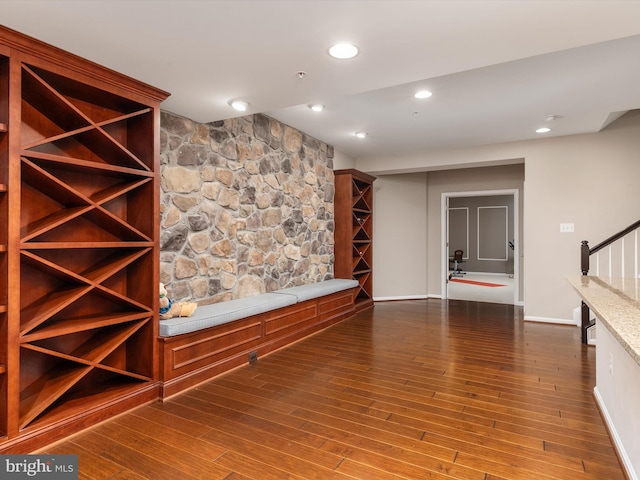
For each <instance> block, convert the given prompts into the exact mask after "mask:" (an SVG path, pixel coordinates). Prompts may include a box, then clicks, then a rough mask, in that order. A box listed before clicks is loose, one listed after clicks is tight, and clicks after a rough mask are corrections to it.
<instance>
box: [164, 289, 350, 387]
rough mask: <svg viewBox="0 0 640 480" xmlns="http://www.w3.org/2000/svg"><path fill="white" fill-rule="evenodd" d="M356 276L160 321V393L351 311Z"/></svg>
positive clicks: (233, 364)
mask: <svg viewBox="0 0 640 480" xmlns="http://www.w3.org/2000/svg"><path fill="white" fill-rule="evenodd" d="M357 286H358V282H357V281H356V280H345V279H333V280H327V281H324V282H318V283H314V284H310V285H301V286H298V287H292V288H287V289H283V290H276V291H274V292H271V293H264V294H261V295H255V296H252V297H245V298H239V299H236V300H230V301H227V302H220V303H214V304H210V305H202V306H198V308H197V309H196V311H195V313H194V314H193V315H192V316H191V317H176V318H171V319H168V320H161V321H160V339H159V343H160V370H161V371H160V380H161V382H162V392H161V394H162V397H163V398H166V397H168V396H170V395H174V394H176V393H178V392H180V391H182V390H184V389H186V388H189V387H192V386H194V385H197V384H198V383H201V382H203V381H205V380H208V379H209V378H211V377H213V376H215V375H218V374H220V373H222V372H225V371H227V370H230V369H231V368H234V367H237V366H239V365H241V364H243V363H246V362H247V361H249V359H250V358H253V357H256V358H257V356H258V355H264V354H266V353H269V352H271V351H273V350H275V349H278V348H281V347H283V346H285V345H288V344H290V343H292V342H294V341H296V340H299V339H301V338H303V337H306V336H307V335H310V334H312V333H315V332H317V331H319V330H322V329H324V328H326V327H328V326H330V325H333V324H335V323H337V322H339V321H341V320H343V319H344V318H347V317H348V316H351V315H353V314H354V313H355V309H354V294H355V293H354V292H355V288H356V287H357Z"/></svg>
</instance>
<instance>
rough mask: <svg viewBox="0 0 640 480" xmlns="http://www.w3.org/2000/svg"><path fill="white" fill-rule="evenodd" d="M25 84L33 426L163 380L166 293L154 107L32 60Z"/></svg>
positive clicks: (25, 347)
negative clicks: (158, 281)
mask: <svg viewBox="0 0 640 480" xmlns="http://www.w3.org/2000/svg"><path fill="white" fill-rule="evenodd" d="M0 68H1V63H0ZM0 78H1V74H0ZM21 82H22V85H21V86H22V100H21V103H22V104H21V125H20V144H21V149H20V179H21V185H20V235H19V245H20V260H19V261H20V326H19V339H20V352H19V357H20V375H19V377H20V386H19V396H20V400H19V421H18V426H19V429H21V430H24V429H29V428H35V427H38V426H43V425H47V424H50V423H51V422H56V421H59V420H60V419H63V418H66V417H68V416H70V415H74V414H76V413H78V412H82V411H83V409H86V408H87V406H90V405H94V404H96V403H99V402H108V401H109V400H110V399H115V398H118V397H121V396H123V395H127V394H128V393H129V392H132V391H134V390H135V389H137V388H140V386H141V385H144V384H146V383H149V382H151V381H152V380H153V375H154V366H153V362H154V358H153V351H154V350H153V348H154V347H153V344H154V341H155V338H154V323H153V322H154V311H153V305H154V297H155V296H156V294H157V292H156V289H155V288H154V286H153V282H152V281H150V280H152V278H153V276H152V275H153V272H154V268H155V265H154V262H155V258H156V257H155V253H154V239H155V238H156V233H155V232H154V228H155V227H154V225H156V223H155V222H154V218H153V208H151V206H152V205H153V201H154V195H155V190H154V177H155V173H154V171H153V170H154V154H155V153H154V143H153V142H154V111H153V109H152V108H151V107H149V106H146V105H144V104H141V103H138V102H136V101H133V100H131V99H128V98H125V97H123V96H120V95H116V94H114V93H111V92H108V91H105V90H102V89H100V88H97V87H94V86H91V85H88V84H85V83H83V82H81V81H78V80H73V79H70V78H67V77H64V76H62V75H60V74H58V73H54V72H51V71H48V70H46V69H43V68H39V67H36V66H33V65H26V64H23V65H22V70H21ZM0 122H1V119H0ZM1 135H2V134H1V133H0V138H1ZM0 195H1V194H0ZM5 210H6V208H5ZM0 353H2V352H0Z"/></svg>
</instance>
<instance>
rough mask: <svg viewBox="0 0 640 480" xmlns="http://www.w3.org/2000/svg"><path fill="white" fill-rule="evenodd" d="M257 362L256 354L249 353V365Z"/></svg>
mask: <svg viewBox="0 0 640 480" xmlns="http://www.w3.org/2000/svg"><path fill="white" fill-rule="evenodd" d="M257 361H258V352H250V353H249V363H253V362H257Z"/></svg>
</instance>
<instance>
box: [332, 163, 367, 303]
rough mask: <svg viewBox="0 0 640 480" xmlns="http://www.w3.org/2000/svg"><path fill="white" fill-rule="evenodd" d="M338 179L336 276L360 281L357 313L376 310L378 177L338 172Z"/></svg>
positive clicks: (346, 171)
mask: <svg viewBox="0 0 640 480" xmlns="http://www.w3.org/2000/svg"><path fill="white" fill-rule="evenodd" d="M335 179H336V180H335V183H336V194H335V206H334V210H335V247H334V251H335V264H334V270H335V276H336V277H338V278H353V279H354V280H357V281H358V283H359V287H358V289H357V290H356V294H355V295H356V299H355V303H356V310H363V309H365V308H369V307H371V306H373V284H372V272H373V248H372V243H373V242H372V238H373V189H372V183H373V181H374V180H375V177H372V176H371V175H367V174H366V173H363V172H359V171H357V170H337V171H336V172H335Z"/></svg>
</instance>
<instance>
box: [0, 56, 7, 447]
mask: <svg viewBox="0 0 640 480" xmlns="http://www.w3.org/2000/svg"><path fill="white" fill-rule="evenodd" d="M3 53H8V52H3V50H2V49H0V439H1V438H6V437H7V432H8V425H7V421H8V420H7V419H8V412H7V385H8V375H7V363H8V362H7V343H8V318H7V303H8V294H7V292H8V270H7V264H8V259H7V244H8V234H7V225H8V220H9V210H8V209H9V207H8V203H9V200H8V198H7V196H8V195H7V193H8V186H7V185H8V174H9V132H8V130H9V57H8V55H3Z"/></svg>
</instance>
